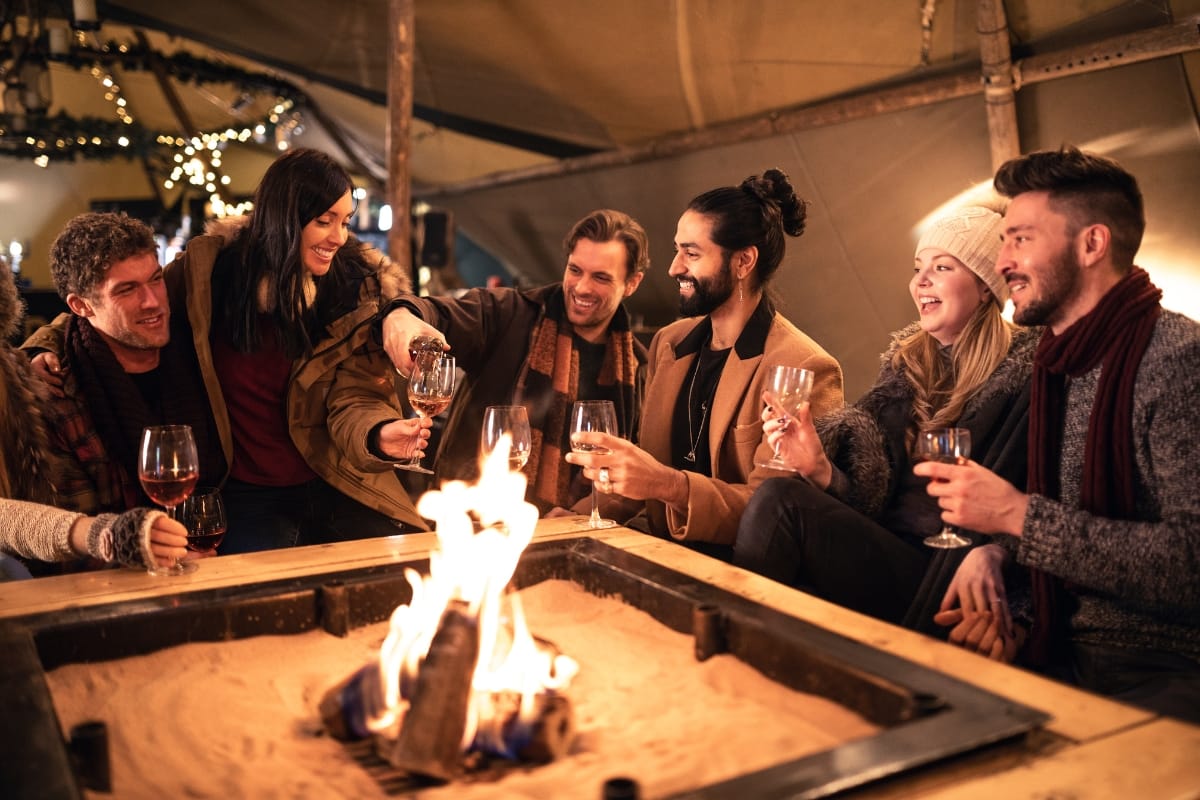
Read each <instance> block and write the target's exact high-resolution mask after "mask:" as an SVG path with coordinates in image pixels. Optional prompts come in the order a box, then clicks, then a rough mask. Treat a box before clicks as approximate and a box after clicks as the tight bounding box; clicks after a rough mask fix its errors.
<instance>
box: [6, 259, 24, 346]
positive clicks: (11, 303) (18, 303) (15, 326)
mask: <svg viewBox="0 0 1200 800" xmlns="http://www.w3.org/2000/svg"><path fill="white" fill-rule="evenodd" d="M3 271H4V273H5V274H4V275H0V335H2V336H3V337H4V340H5V341H11V340H12V337H14V336H16V335H17V331H18V330H20V328H21V320H22V319H24V318H25V301H24V300H22V299H21V295H20V294H19V293H18V292H17V282H16V280H15V279H14V277H13V274H12V272H11V271H9V270H7V269H5V270H3Z"/></svg>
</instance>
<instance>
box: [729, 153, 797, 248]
mask: <svg viewBox="0 0 1200 800" xmlns="http://www.w3.org/2000/svg"><path fill="white" fill-rule="evenodd" d="M742 189H744V190H745V191H747V192H749V193H750V194H752V195H754V196H755V197H757V198H758V199H759V201H760V202H762V203H765V204H767V205H772V206H774V207H775V208H777V209H779V217H780V222H781V223H782V225H783V232H784V233H786V234H787V235H788V236H799V235H800V234H802V233H804V222H805V219H807V217H808V208H807V204H806V203H805V202H804V201H803V200H801V199H800V198H799V197H797V196H796V190H795V189H793V188H792V183H791V181H789V180H788V176H787V174H786V173H784V172H783V171H782V170H778V169H769V170H767V171H765V172H764V173H763V174H762V175H761V176H758V175H751V176H750V177H749V178H746V180H744V181H742Z"/></svg>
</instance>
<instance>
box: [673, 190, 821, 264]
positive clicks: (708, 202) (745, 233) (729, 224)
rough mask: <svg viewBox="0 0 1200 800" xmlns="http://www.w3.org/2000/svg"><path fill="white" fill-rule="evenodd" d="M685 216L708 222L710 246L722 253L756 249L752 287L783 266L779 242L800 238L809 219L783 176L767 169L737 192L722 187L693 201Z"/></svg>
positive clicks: (800, 201)
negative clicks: (699, 216)
mask: <svg viewBox="0 0 1200 800" xmlns="http://www.w3.org/2000/svg"><path fill="white" fill-rule="evenodd" d="M688 210H689V211H695V212H696V213H698V214H703V215H704V216H706V217H709V218H711V219H712V234H711V235H712V240H713V242H714V243H715V244H716V245H717V246H718V247H720V248H721V249H723V250H724V251H725V252H726V253H731V252H733V251H735V250H741V249H742V248H745V247H751V246H754V247H757V248H758V264H757V266H756V268H755V270H754V276H755V277H754V280H755V281H756V284H755V285H756V286H763V285H765V284H766V283H767V281H769V280H770V279H771V276H772V275H773V274H775V270H777V269H779V264H780V262H781V261H783V251H784V238H783V235H784V234H785V233H786V234H787V235H788V236H799V235H801V234H802V233H804V221H805V218H806V217H807V215H808V211H807V209H806V207H805V202H804V201H803V200H801V199H800V198H799V197H797V196H796V191H795V189H793V188H792V184H791V182H790V181H789V180H788V176H787V175H785V174H784V173H782V172H780V171H779V170H777V169H769V170H767V171H766V172H764V173H763V174H762V176H758V175H751V176H750V177H749V178H746V180H744V181H742V182H741V184H740V185H739V186H723V187H721V188H719V189H711V190H709V191H707V192H704V193H703V194H700V195H697V196H696V197H695V198H693V200H692V202H690V203H688Z"/></svg>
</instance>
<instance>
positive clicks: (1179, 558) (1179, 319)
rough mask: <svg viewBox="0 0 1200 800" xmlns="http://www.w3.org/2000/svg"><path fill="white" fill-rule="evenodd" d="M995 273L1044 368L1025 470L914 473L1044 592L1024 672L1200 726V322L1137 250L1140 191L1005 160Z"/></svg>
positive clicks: (960, 521) (946, 513)
mask: <svg viewBox="0 0 1200 800" xmlns="http://www.w3.org/2000/svg"><path fill="white" fill-rule="evenodd" d="M994 183H995V186H996V189H997V190H998V191H999V192H1000V193H1001V194H1003V195H1006V196H1008V197H1010V198H1012V202H1011V203H1009V206H1008V210H1007V212H1006V213H1005V218H1004V245H1003V247H1002V248H1001V250H1000V255H999V258H998V259H997V262H996V270H997V272H998V273H999V274H1000V275H1001V276H1002V277H1003V278H1004V279H1005V281H1006V282H1007V284H1008V287H1009V289H1010V290H1011V292H1012V301H1013V306H1014V307H1015V313H1014V315H1013V319H1014V320H1015V321H1016V322H1017V323H1019V324H1021V325H1045V326H1046V331H1045V332H1044V333H1043V335H1042V337H1041V339H1040V341H1039V343H1038V347H1037V350H1036V352H1035V354H1034V360H1033V378H1032V382H1031V386H1032V389H1031V393H1030V412H1029V462H1028V468H1029V478H1028V482H1027V484H1026V485H1024V486H1022V485H1020V484H1018V485H1016V486H1014V485H1013V484H1011V483H1009V482H1008V481H1006V480H1004V479H1003V478H1002V477H1000V476H998V475H996V474H995V473H994V472H992V471H991V470H988V469H986V468H985V467H984V466H982V465H980V464H978V463H976V462H974V461H971V462H968V463H967V464H964V465H953V464H937V463H925V464H918V465H917V466H916V467H915V468H914V471H915V472H916V474H918V475H921V476H923V477H927V478H936V479H938V480H934V481H931V482H930V483H929V486H928V489H927V491H928V492H929V493H930V494H931V495H933V496H934V497H936V498H938V502H939V505H940V506H941V508H942V519H943V520H945V521H946V522H947V523H949V524H951V525H961V526H965V527H967V528H971V529H973V530H976V531H980V532H983V533H995V534H1002V535H1001V536H997V537H996V538H997V539H999V540H1003V542H1004V544H1005V546H1006V547H1007V548H1008V549H1009V551H1010V552H1011V553H1012V554H1014V555H1015V559H1016V561H1017V563H1018V564H1021V565H1024V566H1025V567H1027V568H1028V569H1029V571H1030V573H1031V579H1032V584H1033V592H1032V600H1033V609H1032V615H1031V619H1030V620H1029V622H1030V623H1031V627H1030V631H1029V639H1028V645H1027V647H1026V649H1025V651H1024V653H1023V655H1024V658H1025V659H1026V661H1027V663H1029V664H1031V665H1033V666H1035V667H1037V668H1039V669H1042V670H1044V671H1047V672H1049V673H1050V674H1052V675H1056V676H1058V677H1062V678H1065V679H1067V680H1069V681H1071V682H1074V683H1076V684H1078V685H1080V686H1082V687H1084V688H1086V689H1090V690H1092V691H1096V692H1100V693H1102V694H1106V695H1110V696H1112V697H1115V698H1117V699H1120V700H1124V701H1126V702H1130V703H1135V704H1137V705H1141V706H1143V707H1146V708H1149V709H1152V710H1155V711H1158V712H1161V713H1165V714H1170V715H1173V716H1178V717H1182V718H1184V719H1188V720H1190V721H1193V722H1200V581H1198V580H1197V579H1196V576H1197V574H1200V492H1197V491H1196V487H1197V486H1200V461H1197V451H1198V450H1200V433H1198V428H1197V426H1196V398H1197V397H1198V396H1200V325H1198V324H1197V323H1196V322H1195V321H1194V320H1191V319H1188V318H1187V317H1185V316H1182V315H1180V314H1176V313H1172V312H1170V311H1167V310H1165V309H1163V308H1162V306H1161V305H1160V300H1161V298H1162V292H1161V291H1159V289H1158V288H1157V287H1155V286H1154V284H1152V283H1151V282H1150V276H1149V275H1148V274H1147V273H1146V271H1145V270H1143V269H1141V268H1140V267H1137V266H1135V265H1134V257H1135V255H1136V253H1137V250H1138V247H1139V245H1140V243H1141V239H1142V233H1143V231H1144V229H1145V212H1144V211H1143V204H1142V194H1141V191H1140V190H1139V189H1138V185H1137V181H1136V180H1135V179H1134V177H1133V176H1132V175H1131V174H1130V173H1129V172H1127V171H1126V170H1125V169H1123V168H1122V167H1121V166H1120V165H1119V164H1117V163H1116V162H1115V161H1113V160H1111V159H1108V158H1105V157H1102V156H1099V155H1096V154H1093V153H1085V152H1082V151H1080V150H1078V149H1077V148H1075V147H1069V146H1068V147H1063V148H1062V149H1060V150H1057V151H1045V152H1038V153H1032V154H1030V155H1027V156H1023V157H1021V158H1017V159H1013V160H1012V161H1009V162H1007V163H1005V164H1004V165H1002V166H1001V167H1000V170H999V171H998V172H997V173H996V177H995V181H994Z"/></svg>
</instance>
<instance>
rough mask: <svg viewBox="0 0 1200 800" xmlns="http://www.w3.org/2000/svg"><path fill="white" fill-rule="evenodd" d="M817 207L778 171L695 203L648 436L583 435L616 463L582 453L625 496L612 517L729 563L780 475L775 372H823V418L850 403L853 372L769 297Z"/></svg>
mask: <svg viewBox="0 0 1200 800" xmlns="http://www.w3.org/2000/svg"><path fill="white" fill-rule="evenodd" d="M805 216H806V214H805V205H804V202H803V201H802V200H800V198H798V197H797V196H796V193H795V191H794V190H793V189H792V186H791V184H790V183H789V181H788V178H787V176H786V175H784V174H783V173H782V172H780V171H779V170H774V169H772V170H767V171H766V172H765V173H764V174H763V175H762V176H753V177H750V178H747V179H746V180H745V181H743V182H742V183H741V185H740V186H727V187H722V188H718V189H713V190H711V191H708V192H704V193H703V194H701V195H699V196H697V197H696V198H695V199H693V200H692V201H691V203H689V204H688V207H687V210H686V211H684V213H683V216H681V217H680V218H679V223H678V225H677V228H676V233H675V258H674V260H673V261H672V262H671V268H670V275H671V276H672V277H673V278H675V280H676V281H677V282H678V284H679V309H680V313H681V314H682V315H683V316H684V317H686V318H685V319H681V320H678V321H676V322H674V323H672V324H671V325H668V326H667V327H665V328H663V329H662V330H661V331H659V332H658V333H657V334H656V335H655V337H654V340H653V341H652V342H651V343H650V364H649V367H648V370H647V384H646V399H645V402H644V403H643V406H642V418H643V419H656V420H664V421H665V420H670V422H664V423H663V424H661V425H643V426H642V432H641V436H640V439H639V440H638V442H637V443H636V444H635V443H633V442H629V441H624V440H621V439H618V438H617V437H613V436H607V435H605V434H599V433H593V434H584V435H582V436H581V437H580V438H581V439H582V440H583V441H585V442H588V443H591V444H596V445H600V446H601V447H603V448H607V449H608V450H609V451H610V452H608V453H604V454H583V453H571V454H568V455H567V460H568V461H570V462H571V463H573V464H579V465H581V466H584V467H585V471H584V474H585V475H586V476H587V477H588V478H591V479H593V480H595V481H597V487H598V488H599V489H600V490H601V491H603V492H607V493H611V494H613V495H616V496H617V497H616V498H615V499H614V500H612V501H610V502H606V503H605V504H604V507H603V510H604V513H605V514H606V515H608V516H613V517H617V518H619V521H623V522H625V523H626V524H631V525H632V526H633V527H639V528H641V529H643V530H646V531H648V532H650V533H653V534H655V535H658V536H670V537H672V538H674V539H676V540H679V541H682V542H685V543H687V544H689V545H691V544H695V545H698V546H699V549H703V550H705V551H707V552H710V553H712V554H714V555H718V556H721V557H728V556H729V555H731V549H730V546H731V545H732V544H733V540H734V537H735V536H736V534H737V528H738V521H739V520H740V518H741V515H742V510H743V509H744V508H745V506H746V502H747V501H748V500H749V497H750V495H751V494H752V493H753V491H754V489H755V487H757V486H758V484H760V483H762V481H763V480H765V479H766V478H768V477H778V476H779V474H780V473H779V472H777V471H772V470H770V469H767V468H763V467H758V466H756V463H763V462H766V461H767V460H768V459H769V458H770V457H771V455H772V450H771V447H770V445H769V444H767V441H766V438H765V437H764V436H763V429H762V428H763V426H762V417H761V414H762V409H763V400H762V395H763V389H764V388H765V387H764V380H765V377H766V374H767V370H768V368H770V367H772V366H774V365H777V364H778V365H787V366H794V367H802V368H805V369H808V370H811V371H812V372H813V375H814V380H813V388H812V393H811V396H810V404H811V410H812V413H813V415H814V416H821V415H823V414H825V413H827V412H829V411H832V410H833V409H835V408H840V407H841V406H842V404H843V396H842V370H841V367H840V366H839V365H838V362H837V361H836V360H835V359H834V358H833V357H832V356H830V355H829V354H828V353H827V352H825V350H824V349H822V348H821V346H820V345H818V344H817V343H816V342H815V341H813V340H812V339H811V338H809V337H808V336H807V335H805V334H804V333H803V332H801V331H800V330H799V329H797V328H796V327H795V326H794V325H792V323H790V322H789V321H788V320H787V319H785V318H784V317H783V315H781V314H779V313H778V312H776V311H775V309H774V307H773V306H772V304H771V301H770V300H769V299H768V298H767V297H766V295H765V293H764V289H765V287H766V285H767V283H768V282H769V281H770V279H771V277H772V276H773V275H774V274H775V272H776V271H777V270H778V268H779V265H780V263H781V262H782V260H783V254H784V241H785V240H784V235H785V234H786V235H789V236H800V235H801V234H802V233H803V232H804V220H805Z"/></svg>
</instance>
